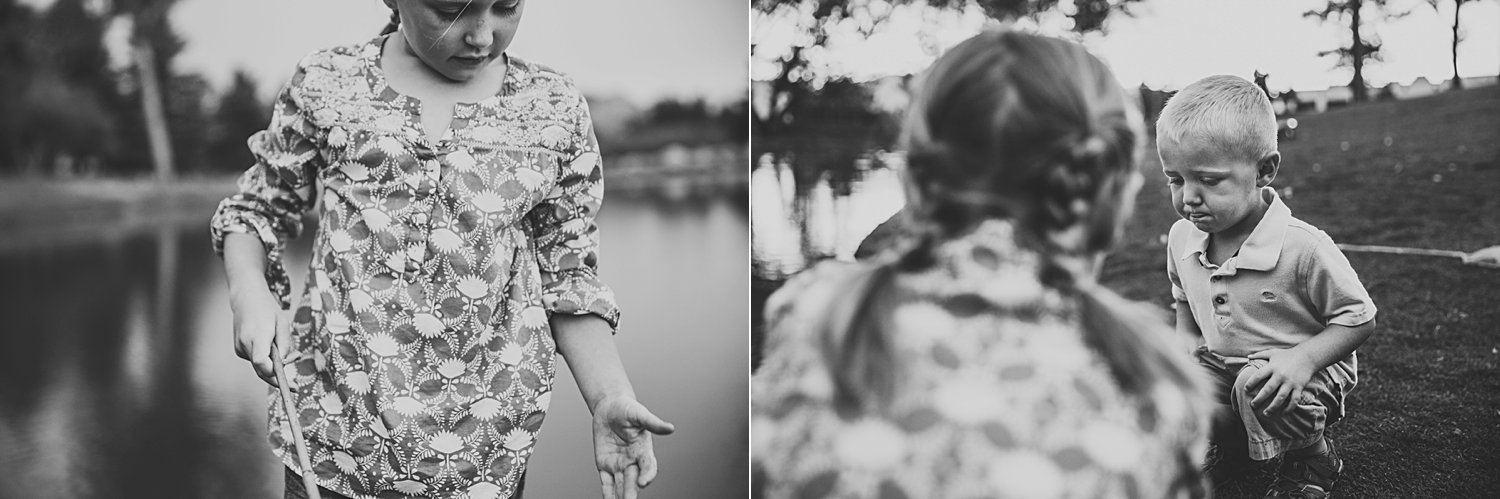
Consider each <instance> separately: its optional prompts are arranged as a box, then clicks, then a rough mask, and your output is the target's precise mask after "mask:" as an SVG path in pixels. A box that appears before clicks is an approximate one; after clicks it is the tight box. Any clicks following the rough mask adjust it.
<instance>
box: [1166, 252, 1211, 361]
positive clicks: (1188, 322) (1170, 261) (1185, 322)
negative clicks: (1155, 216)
mask: <svg viewBox="0 0 1500 499" xmlns="http://www.w3.org/2000/svg"><path fill="white" fill-rule="evenodd" d="M1172 228H1173V229H1176V228H1177V227H1176V226H1175V225H1174V226H1173V227H1172ZM1167 241H1168V243H1167V279H1168V280H1170V281H1172V299H1173V300H1174V301H1173V303H1172V308H1173V309H1174V310H1176V314H1177V324H1176V326H1175V327H1176V329H1177V333H1178V334H1179V335H1181V336H1179V337H1187V338H1192V339H1193V342H1194V344H1195V347H1196V346H1197V345H1202V344H1203V330H1202V329H1199V328H1198V320H1197V319H1195V318H1193V307H1192V305H1190V304H1189V303H1188V299H1187V292H1186V291H1183V289H1182V278H1181V277H1178V276H1177V257H1176V254H1177V252H1176V251H1175V250H1174V249H1173V247H1172V244H1171V241H1172V238H1171V237H1170V236H1169V237H1168V239H1167ZM1195 349H1196V348H1195Z"/></svg>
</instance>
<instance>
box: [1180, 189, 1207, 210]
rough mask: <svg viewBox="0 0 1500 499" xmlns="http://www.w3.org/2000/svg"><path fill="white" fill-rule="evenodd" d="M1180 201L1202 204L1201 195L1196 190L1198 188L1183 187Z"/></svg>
mask: <svg viewBox="0 0 1500 499" xmlns="http://www.w3.org/2000/svg"><path fill="white" fill-rule="evenodd" d="M1182 202H1183V204H1187V205H1191V206H1197V205H1200V204H1203V196H1202V195H1201V194H1200V193H1199V192H1198V189H1194V188H1192V187H1185V188H1183V189H1182Z"/></svg>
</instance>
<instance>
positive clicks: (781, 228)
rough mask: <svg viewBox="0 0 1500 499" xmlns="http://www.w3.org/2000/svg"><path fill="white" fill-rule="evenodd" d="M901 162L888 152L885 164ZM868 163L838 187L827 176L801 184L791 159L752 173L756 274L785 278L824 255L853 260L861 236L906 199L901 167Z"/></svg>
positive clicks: (759, 167) (765, 163)
mask: <svg viewBox="0 0 1500 499" xmlns="http://www.w3.org/2000/svg"><path fill="white" fill-rule="evenodd" d="M898 161H900V159H899V157H898V156H896V155H885V156H884V157H882V158H881V161H880V163H883V164H896V163H897V162H898ZM869 165H870V162H868V161H861V162H860V163H858V164H857V166H858V167H859V168H858V169H857V170H856V173H855V174H854V178H852V179H851V180H850V181H849V184H848V186H847V188H839V189H836V188H835V187H834V186H833V184H832V183H831V182H830V181H829V179H828V178H827V176H824V177H822V178H819V179H818V180H816V181H814V182H813V183H812V184H811V185H809V186H806V187H801V188H799V186H797V185H796V180H795V176H794V175H793V173H792V170H791V168H790V167H789V166H788V165H787V164H786V163H773V162H771V161H769V160H763V161H762V162H761V164H759V165H757V166H756V168H755V170H754V171H752V172H751V173H750V196H751V199H752V201H751V209H752V210H753V211H754V213H753V214H752V215H751V217H750V218H751V232H753V234H754V235H753V236H752V238H751V244H752V246H751V259H752V260H751V261H752V262H753V264H752V266H753V272H754V275H755V277H756V278H759V279H764V280H767V281H780V280H783V279H785V278H786V277H788V276H790V275H791V274H795V273H797V271H800V270H802V269H803V268H804V267H806V266H807V265H808V264H809V263H810V262H813V261H816V260H819V259H823V258H837V259H842V260H852V259H854V252H855V250H856V249H857V248H859V243H860V241H863V240H864V238H865V236H867V235H869V234H870V231H872V230H874V229H875V227H876V226H878V225H880V223H881V222H884V221H886V219H888V218H890V217H891V215H893V214H895V213H896V212H897V211H900V209H901V207H902V206H904V205H905V204H906V197H905V194H904V191H903V189H902V186H901V180H900V176H899V175H898V174H897V172H896V170H895V169H894V168H893V167H886V166H877V167H870V166H869ZM845 191H846V192H845Z"/></svg>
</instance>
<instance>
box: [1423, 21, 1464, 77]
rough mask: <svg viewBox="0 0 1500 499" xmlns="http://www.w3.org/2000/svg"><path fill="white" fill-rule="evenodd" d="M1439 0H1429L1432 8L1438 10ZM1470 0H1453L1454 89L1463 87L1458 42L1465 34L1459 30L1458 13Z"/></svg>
mask: <svg viewBox="0 0 1500 499" xmlns="http://www.w3.org/2000/svg"><path fill="white" fill-rule="evenodd" d="M1438 1H1439V0H1427V3H1428V4H1429V5H1432V10H1437V6H1438ZM1467 1H1468V0H1453V80H1452V82H1451V83H1450V85H1451V86H1452V88H1453V89H1454V90H1458V89H1460V88H1463V86H1464V85H1463V82H1462V80H1460V79H1459V77H1458V42H1460V41H1463V36H1462V35H1461V34H1459V32H1458V19H1459V17H1458V13H1459V11H1461V10H1463V7H1464V2H1467Z"/></svg>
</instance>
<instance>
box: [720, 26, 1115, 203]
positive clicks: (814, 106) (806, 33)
mask: <svg viewBox="0 0 1500 499" xmlns="http://www.w3.org/2000/svg"><path fill="white" fill-rule="evenodd" d="M1138 1H1139V0H1072V1H1071V2H1069V1H1064V0H751V2H750V7H751V9H752V10H753V11H755V12H756V13H758V14H760V15H762V16H763V17H772V16H781V18H783V19H795V20H796V26H795V27H794V31H795V32H796V33H797V35H796V36H797V37H798V38H799V40H800V41H799V42H798V43H796V44H794V46H793V47H791V49H790V50H789V51H788V52H787V53H786V54H781V55H779V56H777V57H776V60H775V61H774V63H775V64H776V66H777V68H776V72H775V76H774V77H772V78H771V79H770V80H768V81H766V82H764V83H761V84H759V85H757V88H756V89H755V90H757V92H756V93H758V94H761V95H759V96H757V97H756V104H755V105H753V106H752V107H751V109H752V111H751V116H752V119H751V126H752V130H753V132H754V133H755V137H756V141H755V142H754V144H755V148H756V149H757V154H758V153H760V152H771V153H773V154H792V155H796V156H798V161H797V162H795V163H793V164H794V165H797V169H798V173H799V175H800V176H803V177H811V176H815V175H817V174H818V172H817V170H819V169H821V168H825V167H827V166H829V165H833V164H843V163H850V162H852V159H853V157H852V156H851V154H854V152H853V149H852V148H854V147H857V146H858V144H845V145H844V146H840V145H839V144H834V143H832V142H831V141H828V140H822V141H818V140H814V141H811V142H809V141H807V140H803V139H805V138H815V137H808V134H809V133H810V132H809V130H808V129H807V128H823V129H834V128H837V129H840V130H842V132H840V135H842V136H845V137H848V138H851V139H852V138H856V137H857V138H858V141H859V143H866V142H868V141H869V140H870V139H872V137H874V138H879V137H878V135H880V134H882V133H883V134H884V135H886V136H893V135H894V134H893V133H892V130H893V127H891V126H890V124H889V123H884V122H881V120H882V119H883V117H882V116H881V113H877V112H873V111H870V110H867V109H866V110H847V112H843V111H835V110H832V109H828V106H827V105H826V104H827V103H822V104H820V103H807V104H805V103H803V102H802V101H803V100H804V99H809V98H812V99H815V100H821V99H831V101H837V102H842V103H844V104H847V105H855V104H857V103H864V104H865V105H868V103H869V98H868V97H869V96H868V95H866V96H859V95H855V94H858V93H862V92H865V90H863V89H862V88H861V87H859V86H858V85H853V84H851V85H843V84H839V85H838V86H837V88H833V89H826V88H825V87H827V86H828V85H832V84H835V83H836V82H838V81H840V80H843V79H845V78H844V77H842V76H840V75H823V74H817V72H816V71H815V70H814V68H812V67H810V65H809V62H810V59H809V55H810V53H811V52H815V51H816V49H815V48H816V47H822V46H825V45H826V44H827V42H828V38H829V33H830V30H833V29H842V27H841V23H844V22H845V21H854V24H855V25H856V30H857V32H858V34H860V35H862V36H865V37H869V36H870V35H872V34H874V33H875V32H876V31H877V30H878V29H879V28H880V27H881V26H882V25H884V24H885V23H886V22H888V21H889V19H890V15H891V14H892V12H893V11H894V7H895V6H898V5H919V6H924V7H928V8H932V9H937V10H946V11H954V10H961V9H967V8H975V7H977V8H978V9H980V10H981V11H982V12H983V13H984V15H985V16H986V17H987V18H989V19H993V20H997V21H1001V22H1008V21H1015V20H1018V19H1021V18H1031V19H1036V18H1038V17H1039V16H1040V15H1041V14H1043V13H1047V12H1060V13H1063V14H1064V15H1066V16H1067V18H1068V19H1069V20H1071V21H1072V23H1073V24H1072V30H1073V31H1074V32H1077V33H1088V32H1094V31H1102V30H1103V29H1104V21H1105V20H1106V19H1107V18H1108V17H1109V16H1111V15H1112V14H1115V13H1126V14H1128V13H1129V8H1130V6H1131V4H1133V3H1135V2H1138ZM750 50H751V53H752V54H755V53H756V50H757V46H756V44H755V43H754V42H753V41H752V44H751V48H750ZM825 90H827V91H828V92H831V93H830V94H829V95H823V94H824V93H825ZM809 112H812V113H822V112H832V113H834V114H835V116H832V117H830V120H832V121H835V122H838V123H834V122H828V123H815V122H816V121H817V120H819V119H821V118H820V117H818V116H816V115H812V114H807V113H809ZM799 113H801V114H804V115H802V116H799V115H798V114H799ZM856 115H858V116H861V118H858V119H854V120H853V121H850V120H851V119H852V117H855V116H856ZM859 119H864V120H867V121H864V122H860V121H858V120H859ZM868 120H875V121H868ZM856 129H858V130H856ZM882 131H883V132H882ZM872 134H875V135H874V136H872ZM886 138H887V139H888V138H889V137H886ZM878 141H879V140H877V142H878ZM886 141H887V142H888V140H886ZM840 150H842V152H839V151H840ZM814 157H820V158H826V159H825V160H823V161H807V162H805V161H804V160H811V159H812V158H814ZM806 163H822V164H823V165H824V166H813V165H812V164H806ZM810 170H811V171H810ZM800 184H801V185H807V183H805V182H804V183H800Z"/></svg>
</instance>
